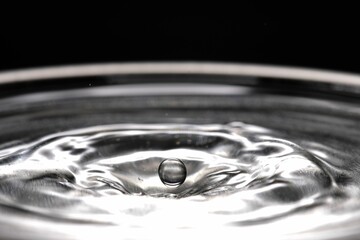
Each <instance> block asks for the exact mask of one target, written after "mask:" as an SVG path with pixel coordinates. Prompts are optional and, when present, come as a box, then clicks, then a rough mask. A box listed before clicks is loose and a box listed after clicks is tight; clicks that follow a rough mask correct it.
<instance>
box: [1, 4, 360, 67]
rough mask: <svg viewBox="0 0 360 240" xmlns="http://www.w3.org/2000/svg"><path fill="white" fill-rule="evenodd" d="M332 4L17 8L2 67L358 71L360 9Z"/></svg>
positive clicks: (7, 30) (8, 20) (4, 40)
mask: <svg viewBox="0 0 360 240" xmlns="http://www.w3.org/2000/svg"><path fill="white" fill-rule="evenodd" d="M328 5H329V4H328V3H327V4H326V5H320V6H314V5H304V4H303V5H302V6H300V5H296V4H294V3H291V4H287V5H284V4H283V3H282V4H274V3H271V4H269V3H268V4H264V3H261V4H260V3H252V2H251V3H242V4H240V5H238V6H237V7H234V8H233V9H230V10H232V11H230V10H222V11H220V10H218V12H212V13H206V14H204V12H205V10H202V11H199V12H197V13H196V14H187V13H184V14H172V13H170V12H168V11H167V12H166V14H155V13H151V14H149V13H148V14H146V15H143V14H140V13H138V14H136V13H133V12H132V13H131V14H126V15H125V13H128V12H127V10H125V9H123V8H122V7H121V6H120V7H119V6H118V7H116V9H113V10H111V7H110V9H105V10H103V9H99V10H98V11H95V12H91V13H90V12H87V11H85V10H83V11H71V12H67V11H60V12H58V13H54V12H52V11H49V10H43V11H40V12H41V13H40V14H38V13H36V14H35V13H34V12H32V11H25V12H26V13H24V12H21V13H14V14H13V13H12V14H7V16H6V17H2V18H1V20H2V21H1V32H0V37H1V39H0V43H1V44H0V52H1V55H0V70H1V71H4V70H11V69H20V68H31V67H39V66H50V65H67V64H81V63H105V62H141V61H210V62H232V63H233V62H235V63H237V62H239V63H260V64H273V65H286V66H301V67H311V68H320V69H331V70H340V71H348V72H357V73H360V61H359V55H360V41H359V40H360V37H359V33H358V32H360V31H359V30H360V18H359V16H360V14H357V13H356V10H357V7H356V6H344V5H341V6H339V5H332V6H328ZM175 8H176V7H175ZM352 9H353V10H354V13H353V12H352V11H351V10H352ZM220 12H221V14H220Z"/></svg>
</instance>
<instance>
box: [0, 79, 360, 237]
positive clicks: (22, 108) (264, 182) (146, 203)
mask: <svg viewBox="0 0 360 240" xmlns="http://www.w3.org/2000/svg"><path fill="white" fill-rule="evenodd" d="M156 86H157V87H159V86H160V85H156ZM181 86H182V87H183V88H184V89H192V92H191V94H185V93H184V92H182V93H181V94H171V95H169V94H165V93H166V91H163V92H162V94H160V95H156V94H155V93H151V94H150V93H149V94H146V93H143V94H140V95H141V96H132V95H131V94H119V95H116V89H117V87H112V90H111V91H109V95H106V93H107V91H106V90H104V89H106V87H99V92H98V94H94V93H97V91H96V89H97V88H96V87H94V88H91V89H78V90H76V91H74V90H71V91H65V90H64V91H60V92H46V93H33V94H26V95H20V96H12V97H8V98H3V99H1V100H0V117H1V118H0V126H1V128H2V135H1V136H0V179H1V181H0V211H1V215H0V223H1V225H0V235H2V236H4V237H5V238H11V237H13V238H25V239H28V238H37V239H66V238H71V239H72V238H79V239H98V238H101V237H103V236H106V237H105V238H114V239H115V238H116V239H132V238H133V239H154V236H157V238H160V239H162V238H168V237H169V236H168V235H167V234H165V235H161V234H160V233H161V232H172V234H173V236H172V238H195V237H201V236H206V237H225V236H226V237H227V238H229V239H239V238H242V237H253V238H256V237H264V238H267V239H269V238H274V239H281V238H284V239H299V238H308V239H322V238H330V237H334V238H337V237H339V238H340V237H344V236H345V237H346V236H354V235H356V234H358V228H357V226H358V221H359V216H360V213H359V212H358V211H359V205H360V202H359V201H358V199H359V196H360V187H359V183H360V177H359V176H360V170H359V161H358V157H359V156H360V150H359V148H358V146H359V143H360V140H359V139H360V138H359V137H360V129H359V123H360V122H359V119H360V111H359V104H358V103H359V101H355V100H358V99H356V98H354V99H355V100H352V101H349V100H340V99H336V98H332V99H325V98H318V97H315V96H293V95H291V94H284V93H283V94H278V93H275V92H274V93H271V92H266V93H262V92H255V91H252V90H251V89H250V88H249V87H246V88H243V89H242V87H239V86H237V87H234V88H233V91H232V92H224V93H222V94H214V88H215V89H216V87H217V86H215V85H206V88H205V89H207V90H206V91H208V92H205V93H204V92H202V94H197V92H196V91H197V90H196V89H197V88H198V87H199V86H201V84H197V85H191V84H188V85H186V84H183V85H181ZM137 87H139V88H140V86H137ZM166 87H167V88H169V87H170V88H171V86H169V85H166ZM173 87H174V86H173ZM204 87H205V85H204ZM109 89H110V88H109ZM118 89H122V90H121V91H122V92H126V89H125V88H124V87H118ZM124 89H125V90H124ZM131 89H136V88H134V86H132V87H131ZM145 89H146V88H145ZM160 89H162V88H161V87H160ZM171 89H176V88H171ZM209 89H211V91H210V90H209ZM224 89H228V86H227V87H224ZM235 90H236V91H235ZM153 91H155V90H154V89H153ZM170 92H171V91H170ZM135 95H136V94H135ZM209 96H210V97H209ZM349 98H350V97H349ZM351 99H353V97H352V98H351ZM10 229H12V230H10ZM14 229H16V231H14Z"/></svg>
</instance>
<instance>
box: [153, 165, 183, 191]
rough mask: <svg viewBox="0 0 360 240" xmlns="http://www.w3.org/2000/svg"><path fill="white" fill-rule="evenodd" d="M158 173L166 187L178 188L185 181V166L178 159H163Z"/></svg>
mask: <svg viewBox="0 0 360 240" xmlns="http://www.w3.org/2000/svg"><path fill="white" fill-rule="evenodd" d="M158 172H159V177H160V179H161V181H162V182H163V183H164V184H165V185H167V186H180V185H181V184H182V183H183V182H184V181H185V179H186V167H185V164H184V163H183V162H182V161H181V160H179V159H165V160H164V161H162V162H161V163H160V165H159V170H158Z"/></svg>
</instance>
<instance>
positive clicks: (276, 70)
mask: <svg viewBox="0 0 360 240" xmlns="http://www.w3.org/2000/svg"><path fill="white" fill-rule="evenodd" d="M133 74H137V75H139V74H143V75H147V74H150V75H151V74H195V75H203V74H213V75H228V76H249V77H264V78H277V79H287V80H305V81H309V82H323V83H332V84H341V85H350V86H357V87H358V86H360V75H356V74H350V73H343V72H337V71H328V70H316V69H307V68H298V67H280V66H271V65H257V64H228V63H205V62H203V63H202V62H184V63H179V62H171V63H169V62H157V63H151V62H144V63H102V64H84V65H67V66H55V67H42V68H33V69H25V70H11V71H4V72H1V73H0V84H6V83H14V82H27V81H36V80H45V79H59V78H72V77H93V76H111V75H133Z"/></svg>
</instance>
